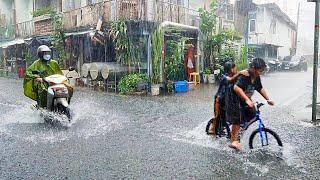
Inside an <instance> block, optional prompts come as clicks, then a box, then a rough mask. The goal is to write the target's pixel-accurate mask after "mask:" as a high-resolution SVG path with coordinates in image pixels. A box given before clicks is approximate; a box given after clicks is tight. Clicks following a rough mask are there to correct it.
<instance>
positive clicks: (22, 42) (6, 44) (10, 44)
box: [0, 39, 25, 48]
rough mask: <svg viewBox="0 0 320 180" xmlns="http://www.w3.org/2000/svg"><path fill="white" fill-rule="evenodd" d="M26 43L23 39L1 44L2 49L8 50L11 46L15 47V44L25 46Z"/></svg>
mask: <svg viewBox="0 0 320 180" xmlns="http://www.w3.org/2000/svg"><path fill="white" fill-rule="evenodd" d="M24 43H25V41H24V40H23V39H15V40H12V41H6V42H0V48H7V47H9V46H13V45H15V44H24Z"/></svg>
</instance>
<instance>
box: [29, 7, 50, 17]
mask: <svg viewBox="0 0 320 180" xmlns="http://www.w3.org/2000/svg"><path fill="white" fill-rule="evenodd" d="M53 12H54V10H53V9H52V7H49V6H48V7H42V8H39V9H36V10H35V11H33V12H32V13H31V15H32V16H33V17H38V16H42V15H45V14H52V13H53Z"/></svg>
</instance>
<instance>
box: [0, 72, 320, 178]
mask: <svg viewBox="0 0 320 180" xmlns="http://www.w3.org/2000/svg"><path fill="white" fill-rule="evenodd" d="M311 77H312V73H311V72H310V71H309V72H307V73H303V72H289V73H273V74H269V75H267V76H264V77H263V78H262V80H263V84H264V86H265V88H267V89H268V91H269V94H270V96H271V97H272V98H273V99H274V101H275V102H276V103H277V105H276V106H275V107H268V106H265V107H263V108H262V117H263V119H264V123H265V124H266V126H267V127H270V129H272V130H274V131H275V132H277V133H278V135H279V136H280V137H281V139H282V141H283V143H284V147H283V148H282V149H257V150H253V151H251V150H249V149H248V138H249V135H250V134H251V132H252V131H253V130H254V129H256V127H257V125H253V126H251V127H250V128H249V129H248V130H247V131H246V132H245V134H244V136H243V139H242V143H243V145H244V147H245V148H244V151H243V152H235V151H234V150H232V149H230V148H229V147H228V143H229V142H228V141H227V140H226V139H224V138H222V139H215V138H212V137H210V136H207V135H206V134H205V131H204V130H205V126H206V123H207V121H208V120H209V119H210V118H211V116H212V114H213V102H212V101H213V95H214V93H215V91H216V87H215V86H209V85H204V86H201V88H199V89H196V90H193V91H190V92H188V93H184V94H175V95H173V96H166V97H149V96H147V97H135V96H119V95H113V94H106V93H98V92H93V91H90V90H87V89H78V90H77V91H76V93H75V95H74V99H73V100H72V103H71V104H72V105H71V109H72V110H73V113H74V120H73V121H74V122H73V123H72V125H71V126H70V127H69V128H56V127H52V126H51V125H48V124H45V123H44V122H43V120H42V119H41V118H40V116H39V112H37V111H36V110H35V109H34V108H32V104H34V102H32V101H30V100H29V99H27V98H26V97H24V95H23V92H22V81H20V80H13V79H6V78H0V88H1V90H0V104H1V109H0V111H1V114H0V149H1V150H2V153H1V155H0V177H2V178H4V179H17V178H26V179H38V178H48V179H63V178H69V177H72V179H73V178H74V179H78V178H80V177H81V178H84V179H89V178H90V179H96V178H101V177H103V179H123V178H125V179H215V178H230V179H234V178H237V179H239V178H240V179H257V178H263V179H266V178H268V179H293V178H294V179H302V178H307V179H315V178H317V177H318V176H319V175H320V174H319V172H318V170H319V168H320V164H319V163H318V161H319V160H320V159H319V157H320V152H319V151H318V147H319V140H320V129H319V128H317V127H314V126H313V125H311V124H310V123H309V121H310V119H311V110H310V108H307V106H308V105H309V104H310V102H311V83H312V81H311V80H312V79H311ZM256 96H257V94H256ZM255 99H256V100H258V99H259V98H258V97H255ZM2 178H1V179H2Z"/></svg>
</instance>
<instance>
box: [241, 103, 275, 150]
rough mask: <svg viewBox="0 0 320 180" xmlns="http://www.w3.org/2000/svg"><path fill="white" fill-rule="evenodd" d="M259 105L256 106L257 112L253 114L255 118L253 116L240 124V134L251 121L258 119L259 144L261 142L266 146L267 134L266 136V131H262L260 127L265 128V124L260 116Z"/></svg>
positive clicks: (267, 143)
mask: <svg viewBox="0 0 320 180" xmlns="http://www.w3.org/2000/svg"><path fill="white" fill-rule="evenodd" d="M260 107H261V106H257V112H256V115H255V118H253V119H252V120H250V121H249V122H246V123H245V124H243V125H242V126H241V134H242V132H244V131H246V130H247V129H248V128H249V127H250V126H251V125H252V124H253V123H255V122H257V121H258V122H259V125H258V129H259V135H260V140H261V144H262V146H267V145H269V142H268V136H267V133H266V132H264V131H262V129H263V128H265V126H264V124H263V121H262V119H261V117H260ZM263 132H264V133H263Z"/></svg>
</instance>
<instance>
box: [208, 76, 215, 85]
mask: <svg viewBox="0 0 320 180" xmlns="http://www.w3.org/2000/svg"><path fill="white" fill-rule="evenodd" d="M208 82H209V84H214V83H215V76H214V74H210V75H209V76H208Z"/></svg>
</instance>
